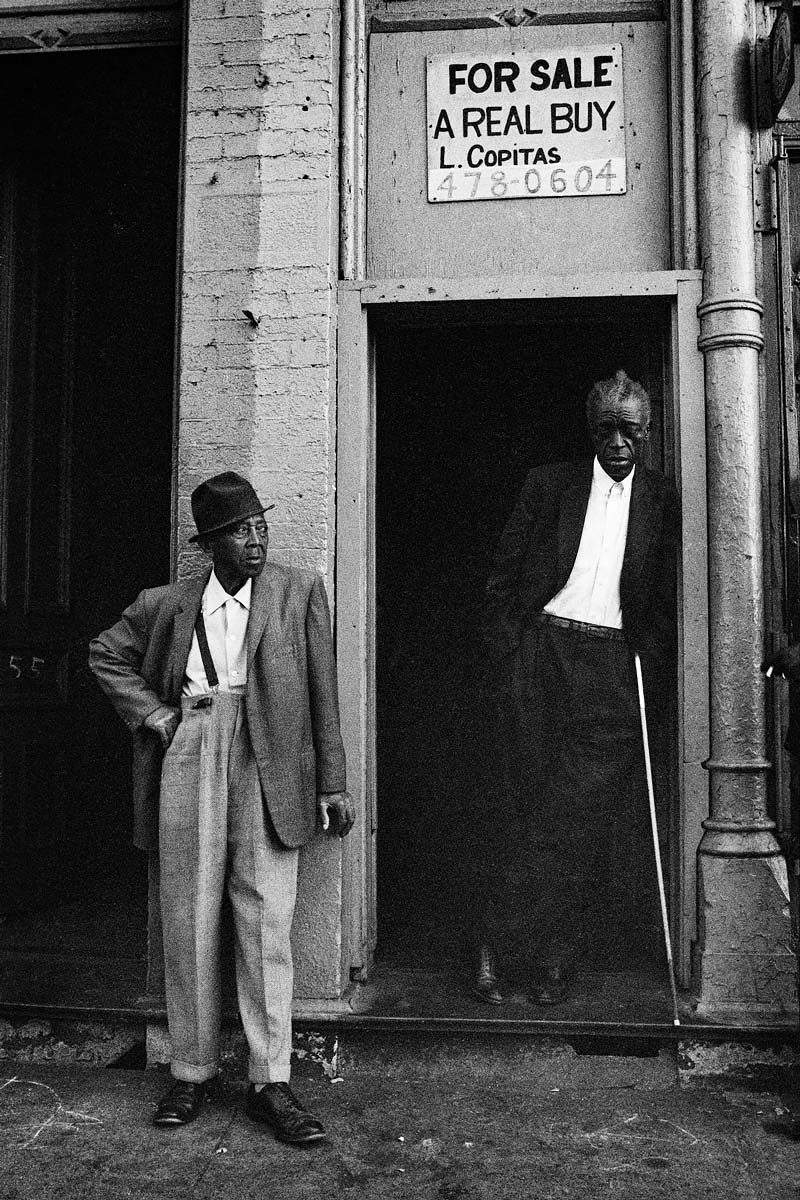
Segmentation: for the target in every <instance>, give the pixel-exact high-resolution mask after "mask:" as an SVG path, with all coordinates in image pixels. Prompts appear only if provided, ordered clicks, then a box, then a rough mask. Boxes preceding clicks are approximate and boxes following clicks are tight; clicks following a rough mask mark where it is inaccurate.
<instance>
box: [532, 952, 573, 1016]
mask: <svg viewBox="0 0 800 1200" xmlns="http://www.w3.org/2000/svg"><path fill="white" fill-rule="evenodd" d="M570 975H571V971H570V968H569V967H568V965H567V964H566V963H565V962H564V960H563V959H552V960H551V961H549V962H548V963H547V964H546V965H545V967H544V969H543V971H542V973H541V975H540V976H539V978H538V979H536V980H534V982H533V983H532V985H531V987H530V990H529V996H530V999H531V1000H532V1001H533V1003H534V1004H543V1005H550V1004H563V1003H564V1001H565V1000H566V999H567V994H568V991H569V980H570Z"/></svg>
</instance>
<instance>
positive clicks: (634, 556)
mask: <svg viewBox="0 0 800 1200" xmlns="http://www.w3.org/2000/svg"><path fill="white" fill-rule="evenodd" d="M658 516H659V514H658V511H657V505H656V503H655V499H654V496H653V489H652V488H651V486H650V481H649V480H648V478H647V475H646V474H645V471H644V467H637V468H636V473H635V474H634V476H633V483H632V485H631V507H630V511H629V513H628V536H627V539H626V541H625V557H624V558H623V560H622V578H621V580H620V586H623V582H624V583H627V582H629V581H632V580H634V579H636V578H637V577H638V576H639V575H641V573H642V570H643V568H644V564H645V562H646V560H647V554H648V551H649V548H650V542H651V541H652V539H653V538H654V537H655V535H656V530H657V528H658Z"/></svg>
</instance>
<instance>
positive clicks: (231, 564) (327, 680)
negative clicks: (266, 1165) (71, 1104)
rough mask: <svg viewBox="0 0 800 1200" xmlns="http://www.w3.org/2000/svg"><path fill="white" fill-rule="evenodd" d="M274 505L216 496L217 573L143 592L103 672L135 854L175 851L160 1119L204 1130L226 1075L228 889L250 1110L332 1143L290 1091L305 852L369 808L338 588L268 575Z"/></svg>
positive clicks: (205, 486)
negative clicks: (220, 1076) (358, 774)
mask: <svg viewBox="0 0 800 1200" xmlns="http://www.w3.org/2000/svg"><path fill="white" fill-rule="evenodd" d="M270 507H272V506H270ZM266 511H268V510H267V508H266V506H265V505H264V504H262V503H261V501H260V500H259V498H258V496H257V495H256V493H255V491H254V490H253V488H252V486H251V485H250V483H249V482H248V481H247V480H246V479H244V478H243V477H242V476H241V475H238V474H236V473H235V472H233V471H226V472H224V473H223V474H221V475H215V476H214V477H213V478H211V479H208V480H206V481H205V483H202V484H200V486H199V487H198V488H196V489H195V491H194V492H193V493H192V513H193V516H194V520H195V524H196V526H197V533H196V534H195V535H194V537H193V538H192V539H191V540H192V541H197V542H199V543H200V545H201V546H202V548H203V549H204V550H205V551H206V553H207V554H208V556H209V557H210V559H211V566H210V568H209V569H208V570H207V571H206V572H205V573H204V574H203V575H202V576H198V577H195V578H192V579H187V580H182V581H180V582H178V583H174V584H170V585H168V586H166V587H159V588H152V589H148V590H146V591H143V592H142V593H141V594H140V595H139V596H138V598H137V599H136V600H135V601H134V602H133V604H132V605H131V606H130V607H129V608H128V609H126V610H125V612H124V613H123V615H122V618H121V619H120V620H119V621H118V622H117V624H116V625H114V626H112V628H111V629H107V630H106V631H105V632H104V633H101V634H100V635H99V636H98V637H97V638H96V639H95V640H94V641H93V642H92V644H91V653H90V666H91V668H92V670H93V671H94V673H95V675H96V676H97V678H98V680H99V682H100V686H101V687H102V688H103V690H104V691H105V692H106V693H107V694H108V696H109V698H110V699H111V702H112V704H113V705H114V707H115V708H116V710H117V712H118V713H119V715H120V716H121V717H122V718H123V720H124V721H125V723H126V724H127V725H128V726H129V727H130V729H131V731H132V733H133V738H134V804H135V833H136V841H137V844H138V845H140V846H142V847H145V848H152V847H154V846H155V845H156V844H158V846H159V851H160V872H161V912H162V919H163V929H164V966H165V980H166V994H167V1017H168V1022H169V1031H170V1037H171V1041H172V1074H173V1076H174V1083H173V1085H172V1086H171V1087H170V1089H169V1091H168V1092H167V1093H166V1095H164V1096H163V1097H162V1099H161V1101H160V1102H159V1104H158V1106H157V1108H156V1112H155V1116H154V1122H155V1124H156V1125H159V1126H168V1127H169V1126H172V1127H176V1126H181V1125H186V1124H188V1123H189V1122H190V1121H192V1120H194V1118H195V1117H196V1116H197V1114H198V1112H199V1111H200V1107H201V1105H202V1102H203V1099H204V1098H205V1096H206V1094H207V1093H208V1091H209V1089H210V1087H211V1086H212V1084H213V1080H214V1078H215V1076H216V1074H217V1070H218V1053H219V1031H220V978H219V973H220V967H219V950H220V910H221V905H222V897H223V890H224V888H225V885H226V882H227V890H228V896H229V898H230V902H231V909H232V913H233V920H234V929H235V956H236V985H237V992H238V998H239V1012H240V1015H241V1019H242V1024H243V1026H244V1031H245V1035H246V1037H247V1042H248V1047H249V1052H250V1060H249V1076H250V1086H249V1089H248V1092H247V1099H246V1111H247V1113H248V1115H249V1116H250V1117H252V1118H253V1119H254V1120H256V1121H261V1122H263V1123H265V1124H266V1125H268V1126H269V1127H270V1128H271V1129H272V1130H273V1132H274V1133H275V1136H276V1137H277V1138H279V1139H280V1140H281V1141H285V1142H288V1143H291V1144H294V1145H306V1144H309V1143H312V1142H317V1141H320V1140H322V1139H323V1138H324V1136H325V1132H324V1129H323V1127H322V1124H321V1123H320V1121H319V1120H317V1118H316V1117H314V1116H312V1115H311V1114H310V1113H308V1112H307V1111H306V1110H305V1109H304V1108H303V1106H302V1105H301V1104H300V1102H299V1101H298V1100H297V1098H296V1097H295V1096H294V1094H293V1093H292V1091H291V1089H290V1087H289V1058H290V1052H291V1040H292V1037H291V1005H292V956H291V945H290V938H289V935H290V930H291V923H292V916H293V913H294V904H295V894H296V885H297V860H298V848H299V847H300V846H302V845H303V844H304V843H305V842H307V841H309V839H310V838H311V837H312V836H313V835H314V832H315V830H316V828H317V826H318V825H319V826H320V827H321V828H322V829H323V830H325V831H330V832H333V831H336V832H338V833H339V835H340V836H342V837H344V836H345V834H347V833H349V831H350V829H351V827H352V825H353V809H352V805H351V801H350V797H349V796H348V794H347V792H346V791H345V760H344V750H343V746H342V739H341V734H340V731H339V712H338V698H337V685H336V668H335V662H334V656H333V646H332V641H331V630H330V618H329V615H328V605H327V600H326V596H325V589H324V586H323V583H322V580H321V579H320V578H319V576H317V575H316V574H314V573H313V572H311V571H302V570H299V569H295V568H291V567H285V566H281V565H278V564H275V563H267V561H266V555H267V546H268V542H269V534H268V528H267V524H266V521H265V520H264V513H265V512H266ZM156 831H157V834H156ZM156 838H157V841H156Z"/></svg>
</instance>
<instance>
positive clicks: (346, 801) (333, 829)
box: [317, 792, 356, 838]
mask: <svg viewBox="0 0 800 1200" xmlns="http://www.w3.org/2000/svg"><path fill="white" fill-rule="evenodd" d="M317 812H318V813H319V822H320V825H321V826H322V830H323V833H328V832H330V833H338V834H339V837H342V838H343V837H347V835H348V833H349V832H350V830H351V829H352V828H353V824H354V823H355V819H356V814H355V810H354V808H353V801H352V800H351V799H350V793H349V792H321V793H320V794H319V795H318V796H317Z"/></svg>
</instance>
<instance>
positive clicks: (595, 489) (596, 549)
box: [544, 458, 636, 629]
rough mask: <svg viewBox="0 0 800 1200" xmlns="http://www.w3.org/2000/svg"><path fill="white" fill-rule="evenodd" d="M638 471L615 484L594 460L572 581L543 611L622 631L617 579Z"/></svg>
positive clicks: (569, 581)
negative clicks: (635, 474) (633, 486)
mask: <svg viewBox="0 0 800 1200" xmlns="http://www.w3.org/2000/svg"><path fill="white" fill-rule="evenodd" d="M635 470H636V468H635V467H634V468H633V471H631V473H630V475H626V476H625V478H624V479H623V480H621V481H620V482H619V483H615V482H614V480H613V479H612V478H611V476H610V475H608V474H607V473H606V472H605V471H604V470H603V468H602V467H601V466H600V463H599V462H598V461H597V458H595V460H594V470H593V472H592V487H591V491H590V492H589V503H588V504H587V506H586V516H585V518H584V521H583V532H582V534H581V542H580V546H579V547H578V553H577V555H576V557H575V562H574V564H573V567H572V571H571V572H570V576H569V579H568V580H567V582H566V583H565V584H564V586H563V588H562V589H561V591H560V592H558V593H557V594H556V595H555V596H554V597H553V599H552V600H550V601H549V602H548V603H547V604H546V605H545V606H544V611H545V612H548V613H552V614H553V615H554V616H556V617H569V619H570V620H572V621H588V622H589V623H590V624H592V625H608V626H610V627H611V628H612V629H622V608H621V605H620V598H619V580H620V575H621V574H622V560H623V558H624V556H625V542H626V540H627V537H628V516H629V514H630V508H631V486H632V484H633V475H634V471H635Z"/></svg>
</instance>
